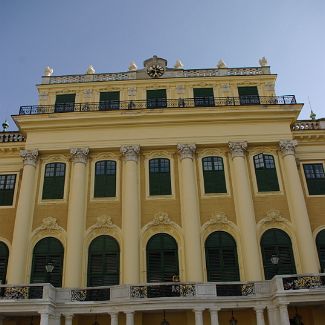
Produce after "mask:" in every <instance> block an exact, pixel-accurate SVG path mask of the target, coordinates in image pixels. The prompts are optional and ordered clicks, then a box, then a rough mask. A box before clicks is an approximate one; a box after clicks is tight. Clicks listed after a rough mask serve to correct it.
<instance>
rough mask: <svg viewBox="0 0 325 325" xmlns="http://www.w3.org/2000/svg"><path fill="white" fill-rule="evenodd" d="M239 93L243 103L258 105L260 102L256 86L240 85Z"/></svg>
mask: <svg viewBox="0 0 325 325" xmlns="http://www.w3.org/2000/svg"><path fill="white" fill-rule="evenodd" d="M238 94H239V100H240V104H241V105H257V104H259V103H260V97H259V95H258V89H257V87H256V86H250V87H238Z"/></svg>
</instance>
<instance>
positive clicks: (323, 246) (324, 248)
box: [316, 230, 325, 273]
mask: <svg viewBox="0 0 325 325" xmlns="http://www.w3.org/2000/svg"><path fill="white" fill-rule="evenodd" d="M316 246H317V252H318V258H319V264H320V272H321V273H325V230H322V231H320V232H319V233H318V234H317V237H316Z"/></svg>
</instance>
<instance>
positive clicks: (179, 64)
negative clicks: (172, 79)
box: [174, 59, 184, 69]
mask: <svg viewBox="0 0 325 325" xmlns="http://www.w3.org/2000/svg"><path fill="white" fill-rule="evenodd" d="M174 68H175V69H184V64H183V62H182V61H181V60H180V59H177V60H176V63H175V65H174Z"/></svg>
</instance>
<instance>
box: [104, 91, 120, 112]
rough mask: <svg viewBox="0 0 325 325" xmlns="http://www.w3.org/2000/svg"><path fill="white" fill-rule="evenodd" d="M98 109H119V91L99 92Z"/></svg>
mask: <svg viewBox="0 0 325 325" xmlns="http://www.w3.org/2000/svg"><path fill="white" fill-rule="evenodd" d="M99 101H100V105H99V109H100V110H109V109H119V108H120V92H119V91H107V92H101V93H100V96H99Z"/></svg>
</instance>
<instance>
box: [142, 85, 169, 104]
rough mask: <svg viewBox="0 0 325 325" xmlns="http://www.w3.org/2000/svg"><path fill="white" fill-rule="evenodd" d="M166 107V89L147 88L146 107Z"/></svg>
mask: <svg viewBox="0 0 325 325" xmlns="http://www.w3.org/2000/svg"><path fill="white" fill-rule="evenodd" d="M163 107H167V93H166V89H154V90H147V108H163Z"/></svg>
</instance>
